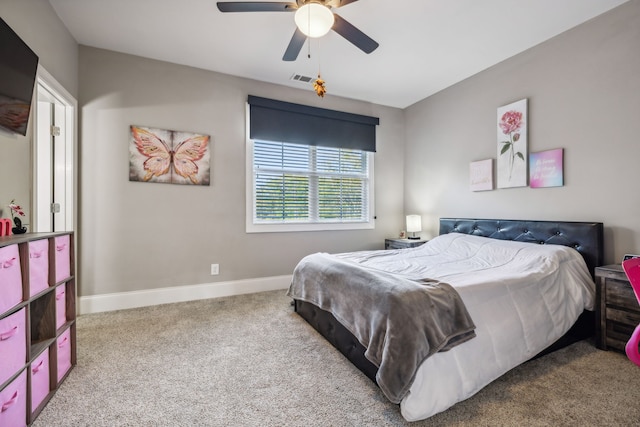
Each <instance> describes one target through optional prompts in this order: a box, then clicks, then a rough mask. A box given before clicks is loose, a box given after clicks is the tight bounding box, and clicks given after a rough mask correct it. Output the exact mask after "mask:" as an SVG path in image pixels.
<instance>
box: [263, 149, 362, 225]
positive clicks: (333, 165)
mask: <svg viewBox="0 0 640 427" xmlns="http://www.w3.org/2000/svg"><path fill="white" fill-rule="evenodd" d="M368 157H369V155H368V154H367V153H366V152H364V151H361V150H350V149H342V148H332V147H314V146H309V145H301V144H289V143H281V142H268V141H255V142H254V143H253V165H252V170H253V178H252V181H253V182H252V186H253V192H254V196H253V206H254V209H253V223H254V224H295V223H320V224H332V223H358V222H360V223H368V222H369V204H368V201H369V167H368V165H369V159H368Z"/></svg>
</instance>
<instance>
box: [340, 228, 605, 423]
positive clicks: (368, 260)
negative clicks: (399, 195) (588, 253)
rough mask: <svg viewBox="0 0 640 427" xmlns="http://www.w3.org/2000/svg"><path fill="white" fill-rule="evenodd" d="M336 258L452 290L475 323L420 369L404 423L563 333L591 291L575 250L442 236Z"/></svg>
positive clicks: (405, 403) (459, 396)
mask: <svg viewBox="0 0 640 427" xmlns="http://www.w3.org/2000/svg"><path fill="white" fill-rule="evenodd" d="M393 252H394V253H393V255H394V256H388V255H389V253H390V251H365V252H353V253H347V254H340V255H338V256H340V257H344V258H347V259H350V260H352V261H356V262H359V263H363V264H366V265H368V266H371V267H375V268H379V269H382V270H385V271H390V272H396V273H398V274H402V275H407V276H409V277H412V278H416V279H419V278H434V279H439V280H441V281H443V282H446V283H449V284H451V285H452V286H453V287H455V288H456V290H457V291H458V293H459V294H460V296H461V297H462V299H463V301H464V303H465V305H466V307H467V310H468V311H469V313H470V314H471V318H472V319H473V321H474V323H475V324H476V338H474V339H472V340H470V341H468V342H466V343H463V344H461V345H459V346H457V347H455V348H453V349H451V350H450V351H447V352H444V353H436V354H434V355H433V356H431V357H430V358H428V359H427V360H425V361H424V363H423V364H422V365H421V366H420V368H419V369H418V373H417V375H416V378H415V380H414V382H413V384H412V386H411V389H410V391H409V394H408V395H407V396H406V397H405V398H404V399H403V400H402V402H401V404H400V408H401V412H402V415H403V416H404V418H406V419H407V420H408V421H416V420H420V419H424V418H428V417H430V416H432V415H434V414H437V413H438V412H442V411H444V410H446V409H447V408H449V407H450V406H452V405H454V404H455V403H457V402H460V401H462V400H464V399H467V398H469V397H471V396H472V395H474V394H475V393H476V392H478V391H479V390H480V389H482V388H483V387H484V386H486V385H487V384H489V383H490V382H491V381H493V380H495V379H496V378H498V377H500V376H501V375H503V374H504V373H505V372H507V371H509V370H510V369H512V368H514V367H516V366H518V365H519V364H521V363H523V362H525V361H526V360H529V359H530V358H532V357H533V356H535V355H536V354H538V353H539V352H540V351H542V350H544V349H545V348H546V347H548V346H549V345H550V344H552V343H553V342H555V341H556V340H557V339H558V338H560V337H561V336H562V335H564V334H565V333H566V332H567V331H568V330H569V328H570V327H571V326H572V325H573V323H574V322H575V321H576V319H577V318H578V316H579V315H580V314H581V313H582V311H583V310H584V309H588V310H593V305H594V300H595V285H594V283H593V280H592V278H591V275H590V274H589V271H588V270H587V267H586V265H585V263H584V260H583V259H582V256H581V255H580V254H579V253H578V252H577V251H575V250H574V249H571V248H568V247H564V246H557V245H537V244H533V243H521V242H512V241H503V240H495V239H489V238H485V237H478V236H470V235H465V234H457V233H451V234H445V235H441V236H438V237H436V238H434V239H432V240H431V241H429V242H428V243H426V244H424V245H422V246H420V247H417V248H413V249H402V250H398V251H393Z"/></svg>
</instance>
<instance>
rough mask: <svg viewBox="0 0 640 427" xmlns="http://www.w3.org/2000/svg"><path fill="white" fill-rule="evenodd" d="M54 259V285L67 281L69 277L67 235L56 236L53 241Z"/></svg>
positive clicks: (69, 253) (69, 252) (69, 250)
mask: <svg viewBox="0 0 640 427" xmlns="http://www.w3.org/2000/svg"><path fill="white" fill-rule="evenodd" d="M54 249H55V251H56V252H55V259H56V283H58V282H60V281H62V280H64V279H67V278H68V277H69V276H70V275H71V248H70V241H69V235H68V234H67V235H64V236H58V237H56V238H55V239H54Z"/></svg>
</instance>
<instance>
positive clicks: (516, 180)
mask: <svg viewBox="0 0 640 427" xmlns="http://www.w3.org/2000/svg"><path fill="white" fill-rule="evenodd" d="M497 129H498V160H497V178H498V179H497V181H498V188H509V187H526V185H527V160H526V159H527V99H526V98H525V99H521V100H520V101H516V102H514V103H512V104H509V105H505V106H503V107H500V108H498V123H497Z"/></svg>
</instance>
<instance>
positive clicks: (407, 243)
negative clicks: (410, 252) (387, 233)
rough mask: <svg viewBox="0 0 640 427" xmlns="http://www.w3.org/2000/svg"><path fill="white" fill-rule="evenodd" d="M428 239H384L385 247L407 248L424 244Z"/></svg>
mask: <svg viewBox="0 0 640 427" xmlns="http://www.w3.org/2000/svg"><path fill="white" fill-rule="evenodd" d="M427 242H428V240H422V239H420V240H418V239H384V248H385V249H407V248H415V247H418V246H420V245H424V244H425V243H427Z"/></svg>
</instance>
